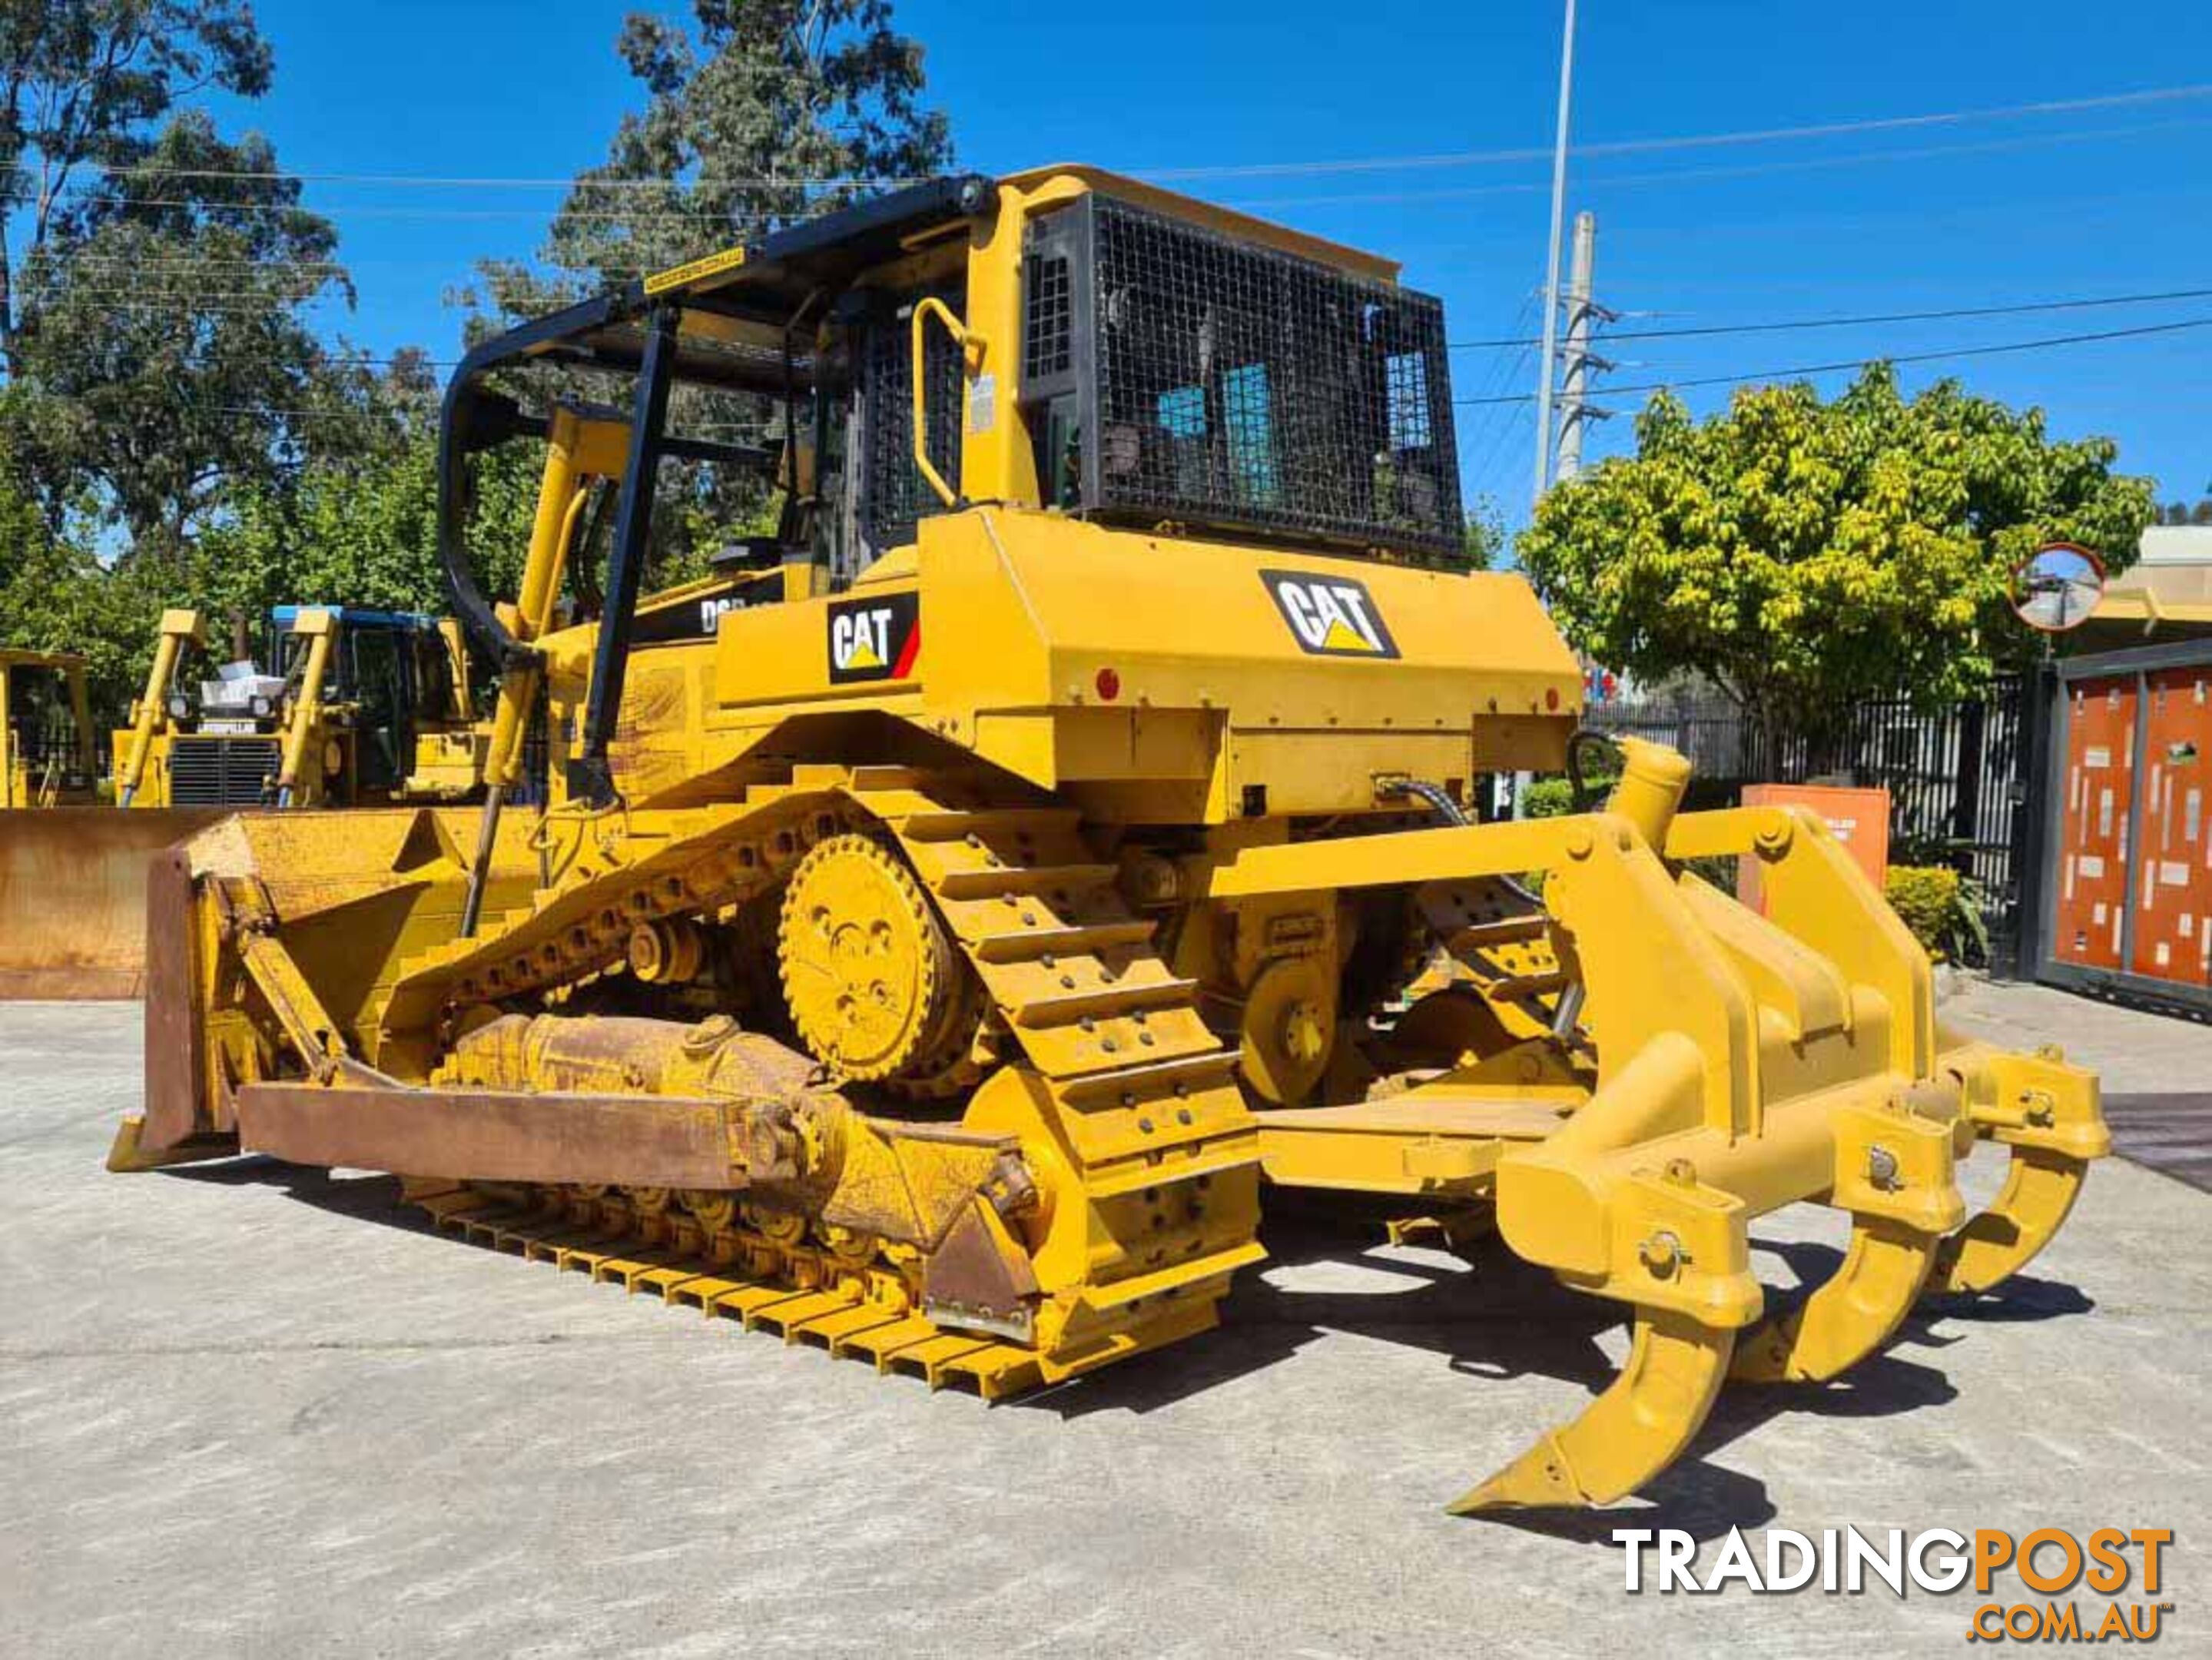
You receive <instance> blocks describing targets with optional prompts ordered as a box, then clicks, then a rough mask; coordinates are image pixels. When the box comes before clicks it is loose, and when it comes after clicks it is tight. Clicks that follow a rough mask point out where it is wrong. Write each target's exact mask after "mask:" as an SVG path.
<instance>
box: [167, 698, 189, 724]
mask: <svg viewBox="0 0 2212 1660" xmlns="http://www.w3.org/2000/svg"><path fill="white" fill-rule="evenodd" d="M191 712H192V706H191V700H190V699H188V698H187V697H185V695H184V693H182V692H178V693H176V694H174V695H173V696H171V698H170V699H169V719H171V720H172V721H182V720H185V718H187V717H188V716H189V715H190V714H191Z"/></svg>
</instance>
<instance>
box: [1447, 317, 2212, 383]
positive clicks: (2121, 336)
mask: <svg viewBox="0 0 2212 1660" xmlns="http://www.w3.org/2000/svg"><path fill="white" fill-rule="evenodd" d="M2202 328H2212V317H2192V318H2190V319H2186V320H2185V321H2183V322H2179V323H2150V324H2146V325H2143V326H2142V327H2141V328H2133V329H2107V330H2105V331H2102V332H2100V333H2096V334H2061V335H2055V336H2053V337H2051V338H2049V339H2045V340H2015V341H2011V342H2008V343H2007V344H2003V345H1999V346H1957V347H1953V348H1950V349H1948V350H1943V351H1915V352H1889V353H1882V352H1876V353H1875V354H1873V355H1872V356H1866V357H1853V358H1848V359H1845V360H1844V361H1843V362H1836V363H1806V364H1802V365H1800V366H1799V367H1797V368H1786V369H1759V370H1756V371H1754V372H1753V373H1752V374H1707V375H1699V376H1696V377H1693V378H1692V379H1688V380H1651V381H1647V382H1644V384H1642V385H1640V386H1615V387H1613V391H1614V392H1673V391H1675V390H1677V389H1678V388H1680V387H1683V386H1741V385H1742V384H1743V383H1744V382H1746V381H1749V380H1791V379H1795V378H1796V377H1798V376H1802V375H1808V374H1832V373H1834V372H1836V371H1838V370H1842V369H1863V368H1866V367H1867V366H1868V365H1869V364H1871V363H1932V362H1936V361H1938V360H1940V359H1943V358H1951V357H1996V356H2000V355H2002V354H2003V353H2006V352H2021V351H2042V350H2047V349H2048V348H2051V347H2053V346H2080V345H2087V344H2091V343H2093V342H2095V341H2099V340H2132V339H2136V338H2137V337H2141V336H2143V335H2151V334H2175V333H2179V332H2180V331H2182V330H2184V329H2202ZM1452 401H1453V402H1454V403H1455V404H1495V403H1506V404H1528V403H1534V401H1535V394H1534V393H1533V392H1521V393H1518V394H1516V395H1512V396H1509V397H1504V398H1454V399H1453V400H1452Z"/></svg>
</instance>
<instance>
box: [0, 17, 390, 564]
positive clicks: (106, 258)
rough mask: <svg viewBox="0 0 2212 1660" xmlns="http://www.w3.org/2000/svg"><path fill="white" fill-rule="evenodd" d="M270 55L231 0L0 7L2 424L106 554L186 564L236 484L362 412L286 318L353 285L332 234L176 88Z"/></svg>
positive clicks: (288, 184) (38, 486) (47, 501)
mask: <svg viewBox="0 0 2212 1660" xmlns="http://www.w3.org/2000/svg"><path fill="white" fill-rule="evenodd" d="M271 70H272V61H271V58H270V51H269V48H268V46H267V43H266V42H265V41H264V40H262V38H261V36H260V34H259V33H258V30H257V28H256V27H255V25H254V21H253V15H252V9H251V8H250V7H249V6H246V5H245V4H241V3H234V0H26V3H14V0H0V192H4V194H0V208H3V209H4V216H5V222H4V229H5V231H6V233H7V236H8V240H9V243H10V245H11V246H14V247H15V248H16V249H18V250H20V252H17V253H16V254H15V256H14V257H13V258H9V256H8V254H7V253H6V252H5V251H4V250H0V344H4V348H5V354H6V358H7V366H8V371H9V381H10V384H11V386H13V387H15V388H16V389H17V390H18V391H20V392H21V393H23V394H24V396H22V397H21V398H19V399H17V400H16V401H15V403H14V404H13V405H12V407H13V410H14V413H15V417H16V419H17V423H18V427H17V430H16V432H15V435H14V437H15V446H16V449H17V453H18V454H19V456H20V457H21V460H22V462H23V464H24V465H25V467H26V468H27V474H28V477H29V479H30V481H31V483H32V484H33V488H34V489H35V490H36V492H37V494H38V496H39V497H40V501H41V502H42V503H43V505H44V507H45V508H46V514H47V517H48V519H49V520H50V522H52V524H53V525H55V526H57V527H61V526H64V525H68V524H70V522H71V521H72V520H74V521H75V526H76V528H77V529H78V530H79V531H80V532H81V533H82V535H83V536H84V537H85V538H87V539H89V540H91V541H94V542H96V543H98V544H100V546H102V547H103V549H105V550H110V551H113V550H118V549H120V550H122V551H124V552H125V553H126V554H127V555H128V556H131V557H134V558H135V557H143V556H149V555H153V556H160V557H161V558H163V559H166V560H168V561H171V562H176V561H179V560H181V559H183V558H184V556H185V550H186V548H187V546H188V544H189V543H190V541H191V538H192V537H193V536H194V535H195V534H196V533H197V532H198V531H199V530H200V529H202V528H204V526H205V525H207V524H208V523H209V522H210V520H212V519H214V518H215V517H216V516H218V515H219V514H221V512H222V509H223V507H224V504H225V502H226V500H227V497H228V492H229V491H230V490H232V489H234V488H235V487H238V486H240V484H250V483H268V482H271V481H275V480H278V479H281V478H283V477H286V476H288V475H289V473H290V472H292V471H295V470H296V469H297V467H298V466H299V465H300V463H301V459H302V458H303V457H304V456H305V454H306V453H307V452H308V451H309V450H310V449H311V448H312V449H316V450H319V451H321V452H324V453H335V452H340V451H344V450H348V449H354V448H358V447H360V446H361V445H362V444H363V443H364V442H366V441H367V438H366V436H365V435H364V433H365V429H366V428H367V427H368V425H369V424H371V423H374V421H375V419H376V417H377V414H378V410H377V408H376V405H375V402H374V397H373V392H374V386H373V383H372V382H371V381H370V380H369V378H368V376H367V375H366V374H363V373H362V372H361V371H360V370H358V369H349V368H345V367H344V366H343V364H342V363H341V362H340V361H339V360H338V359H337V358H335V357H334V356H332V354H331V352H330V351H329V350H326V349H325V347H324V345H323V344H321V342H320V341H319V340H318V338H317V337H316V336H315V334H314V332H313V330H311V329H310V328H309V327H308V326H307V321H306V319H305V317H304V315H303V311H304V308H305V307H307V305H308V304H310V303H311V302H313V301H316V300H319V299H322V298H325V297H329V296H331V295H336V296H337V297H340V298H343V299H345V300H347V301H350V299H351V289H350V288H349V286H348V284H347V283H346V281H345V277H344V274H343V271H341V270H340V269H339V268H338V267H337V265H335V264H334V263H333V262H332V255H333V253H334V252H335V250H336V247H337V233H336V231H335V230H334V229H333V228H331V225H330V223H329V222H328V221H326V220H325V219H323V218H321V217H319V216H316V215H314V214H312V213H309V212H307V210H305V209H304V208H302V207H301V202H300V185H299V183H298V181H297V180H294V179H284V178H283V177H281V176H279V175H278V172H277V164H276V155H275V152H274V151H273V149H271V148H270V145H269V143H267V141H266V140H264V139H263V138H260V137H254V136H248V137H246V138H244V139H241V140H239V141H237V142H235V143H233V142H230V141H228V140H226V139H224V138H223V137H221V136H220V135H219V134H218V133H217V132H216V129H215V125H214V124H213V122H212V121H211V120H210V119H209V117H208V116H207V115H206V113H205V112H203V111H200V110H197V109H192V108H189V107H186V106H185V105H184V103H183V102H182V100H185V99H186V98H188V97H190V96H191V95H192V94H195V93H197V92H200V91H202V90H204V89H208V88H219V89H221V90H223V91H227V92H230V93H234V94H243V95H246V96H258V94H261V93H262V92H264V91H265V90H266V89H267V88H268V86H269V82H270V74H271ZM126 538H127V539H126Z"/></svg>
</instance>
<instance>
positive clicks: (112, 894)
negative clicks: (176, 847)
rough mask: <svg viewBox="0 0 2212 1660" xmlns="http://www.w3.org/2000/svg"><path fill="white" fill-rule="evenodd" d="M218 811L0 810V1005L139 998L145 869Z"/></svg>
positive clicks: (142, 971) (143, 961)
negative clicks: (39, 1001)
mask: <svg viewBox="0 0 2212 1660" xmlns="http://www.w3.org/2000/svg"><path fill="white" fill-rule="evenodd" d="M225 817H228V810H227V809H222V808H204V809H203V808H190V807H187V808H177V809H160V810H155V811H144V812H136V811H134V812H125V811H123V810H121V809H118V808H115V807H52V808H47V809H45V810H36V809H31V810H17V811H14V812H0V1000H5V1001H22V1000H44V1001H75V1000H85V999H93V998H111V997H116V998H129V997H137V996H140V995H143V991H144V982H145V970H146V872H147V867H148V866H149V863H150V861H151V860H152V859H153V856H154V855H155V854H156V853H158V852H159V851H160V850H161V848H166V847H167V846H168V845H169V844H170V843H171V842H176V841H179V840H180V839H181V838H183V837H185V836H190V835H191V833H192V832H193V831H194V830H199V829H201V828H202V827H203V826H204V825H207V824H213V823H215V822H216V820H217V819H219V818H225Z"/></svg>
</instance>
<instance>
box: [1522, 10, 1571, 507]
mask: <svg viewBox="0 0 2212 1660" xmlns="http://www.w3.org/2000/svg"><path fill="white" fill-rule="evenodd" d="M1574 87H1575V0H1567V17H1566V23H1565V33H1564V34H1563V36H1562V39H1561V40H1560V44H1559V125H1558V127H1557V129H1556V130H1555V131H1554V132H1553V139H1552V238H1551V242H1550V244H1549V246H1548V248H1547V252H1546V255H1545V272H1544V356H1543V360H1542V362H1541V365H1540V368H1539V373H1538V375H1537V380H1536V489H1535V495H1534V497H1533V498H1532V499H1533V500H1538V501H1541V499H1542V498H1543V495H1544V486H1545V485H1547V484H1548V483H1551V482H1552V378H1553V374H1555V373H1556V372H1557V370H1558V367H1559V358H1558V354H1559V229H1560V225H1561V222H1562V221H1563V220H1565V217H1566V210H1567V126H1568V117H1569V114H1570V111H1571V105H1572V103H1573V100H1574Z"/></svg>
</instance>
